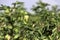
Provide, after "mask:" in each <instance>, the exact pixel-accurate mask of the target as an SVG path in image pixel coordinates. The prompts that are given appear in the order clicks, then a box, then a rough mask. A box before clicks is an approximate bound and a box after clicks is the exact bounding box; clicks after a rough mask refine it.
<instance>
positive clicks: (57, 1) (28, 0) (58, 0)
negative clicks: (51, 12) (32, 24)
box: [0, 0, 60, 12]
mask: <svg viewBox="0 0 60 40" xmlns="http://www.w3.org/2000/svg"><path fill="white" fill-rule="evenodd" d="M16 1H21V2H24V5H25V8H26V9H27V11H29V12H31V10H30V9H31V8H32V5H35V4H36V2H37V1H38V0H0V4H4V5H8V6H11V4H12V3H13V2H16ZM42 1H43V2H46V3H49V4H51V5H59V6H60V0H42Z"/></svg>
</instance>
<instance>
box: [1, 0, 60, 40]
mask: <svg viewBox="0 0 60 40" xmlns="http://www.w3.org/2000/svg"><path fill="white" fill-rule="evenodd" d="M12 5H13V7H9V6H4V5H2V6H1V7H0V10H3V11H2V12H0V39H1V40H59V39H60V36H59V35H60V13H59V12H57V10H56V9H55V8H54V7H53V8H54V9H52V10H48V9H47V8H46V7H47V6H48V4H45V3H43V2H39V3H38V6H36V7H35V8H32V9H33V11H35V14H34V15H32V14H29V12H27V11H26V9H25V8H24V5H23V2H18V1H17V2H16V3H13V4H12Z"/></svg>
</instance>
